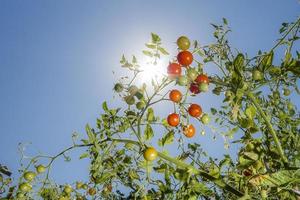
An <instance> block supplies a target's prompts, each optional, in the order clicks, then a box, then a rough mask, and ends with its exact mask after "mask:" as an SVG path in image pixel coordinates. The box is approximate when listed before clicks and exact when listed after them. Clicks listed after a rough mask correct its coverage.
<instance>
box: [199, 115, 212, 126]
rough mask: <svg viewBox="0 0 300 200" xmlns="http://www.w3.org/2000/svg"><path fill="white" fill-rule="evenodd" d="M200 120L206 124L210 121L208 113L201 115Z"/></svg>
mask: <svg viewBox="0 0 300 200" xmlns="http://www.w3.org/2000/svg"><path fill="white" fill-rule="evenodd" d="M201 122H202V123H203V124H208V123H209V122H210V117H209V115H208V114H203V115H202V117H201Z"/></svg>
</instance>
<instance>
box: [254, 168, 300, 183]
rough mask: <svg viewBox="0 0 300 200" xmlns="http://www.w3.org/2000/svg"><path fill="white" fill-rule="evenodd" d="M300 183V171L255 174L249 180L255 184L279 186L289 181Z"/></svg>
mask: <svg viewBox="0 0 300 200" xmlns="http://www.w3.org/2000/svg"><path fill="white" fill-rule="evenodd" d="M291 182H293V183H300V171H299V170H297V171H295V170H281V171H278V172H275V173H270V174H264V175H261V174H259V175H255V176H254V177H253V178H251V179H250V180H249V183H251V184H252V185H254V186H263V187H278V186H283V185H287V184H288V183H291Z"/></svg>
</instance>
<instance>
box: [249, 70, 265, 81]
mask: <svg viewBox="0 0 300 200" xmlns="http://www.w3.org/2000/svg"><path fill="white" fill-rule="evenodd" d="M263 78H264V77H263V74H262V72H261V71H259V70H257V69H255V70H253V72H252V79H253V80H255V81H259V80H262V79H263Z"/></svg>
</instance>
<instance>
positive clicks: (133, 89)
mask: <svg viewBox="0 0 300 200" xmlns="http://www.w3.org/2000/svg"><path fill="white" fill-rule="evenodd" d="M138 91H139V88H138V87H137V86H135V85H132V86H130V87H129V88H128V92H129V93H130V94H131V95H135V94H136V93H137V92H138Z"/></svg>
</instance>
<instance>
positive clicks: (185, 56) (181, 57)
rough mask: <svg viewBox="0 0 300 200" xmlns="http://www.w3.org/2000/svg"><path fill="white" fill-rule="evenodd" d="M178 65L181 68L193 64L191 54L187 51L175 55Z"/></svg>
mask: <svg viewBox="0 0 300 200" xmlns="http://www.w3.org/2000/svg"><path fill="white" fill-rule="evenodd" d="M177 60H178V62H179V64H181V65H183V66H189V65H190V64H192V62H193V54H192V53H191V52H189V51H181V52H179V54H178V55H177Z"/></svg>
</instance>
